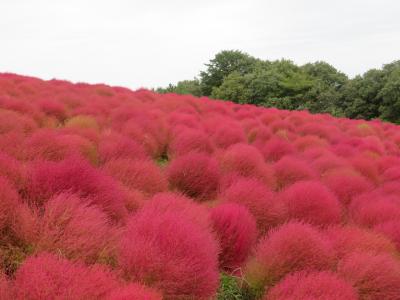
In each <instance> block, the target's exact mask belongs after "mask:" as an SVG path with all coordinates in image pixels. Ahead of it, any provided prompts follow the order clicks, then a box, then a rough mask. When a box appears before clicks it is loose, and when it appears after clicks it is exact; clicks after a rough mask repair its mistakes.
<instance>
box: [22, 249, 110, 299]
mask: <svg viewBox="0 0 400 300" xmlns="http://www.w3.org/2000/svg"><path fill="white" fill-rule="evenodd" d="M14 286H15V289H14V291H15V297H14V299H21V300H22V299H24V300H25V299H31V300H47V299H48V300H52V299H101V298H105V297H106V296H107V295H108V294H109V293H110V292H111V291H112V290H114V289H116V288H117V287H118V283H117V281H116V279H115V278H114V276H113V275H112V273H111V272H110V271H108V270H107V269H105V268H103V267H101V266H99V265H93V266H90V267H87V266H85V265H83V264H80V263H72V262H70V261H68V260H66V259H62V258H58V257H56V256H55V255H51V254H47V253H43V254H40V255H38V256H34V257H29V258H28V259H26V260H25V261H24V263H23V264H22V265H21V266H20V268H19V269H18V270H17V273H16V274H15V281H14Z"/></svg>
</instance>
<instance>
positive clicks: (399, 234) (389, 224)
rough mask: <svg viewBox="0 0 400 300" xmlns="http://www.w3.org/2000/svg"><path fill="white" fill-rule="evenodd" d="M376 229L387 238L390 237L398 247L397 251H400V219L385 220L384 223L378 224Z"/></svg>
mask: <svg viewBox="0 0 400 300" xmlns="http://www.w3.org/2000/svg"><path fill="white" fill-rule="evenodd" d="M374 230H375V231H377V232H379V233H381V234H383V235H384V236H386V237H387V238H389V239H390V240H391V241H392V242H393V243H394V244H395V245H396V248H397V251H400V220H399V219H397V220H391V221H385V222H383V223H380V224H377V225H375V227H374Z"/></svg>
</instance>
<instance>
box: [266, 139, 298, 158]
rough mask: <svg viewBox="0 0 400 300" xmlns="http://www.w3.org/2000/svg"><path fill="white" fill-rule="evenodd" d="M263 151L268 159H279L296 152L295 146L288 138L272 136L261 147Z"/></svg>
mask: <svg viewBox="0 0 400 300" xmlns="http://www.w3.org/2000/svg"><path fill="white" fill-rule="evenodd" d="M261 152H262V154H263V156H264V158H265V160H266V161H271V162H274V161H278V160H280V159H281V158H282V157H284V156H286V155H292V154H294V153H295V148H294V146H293V145H292V144H291V143H290V142H289V141H287V140H285V139H283V138H279V137H272V138H271V139H270V140H269V141H268V142H267V143H266V144H265V145H264V147H262V148H261Z"/></svg>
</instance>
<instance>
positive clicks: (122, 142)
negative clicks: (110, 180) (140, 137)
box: [98, 132, 148, 162]
mask: <svg viewBox="0 0 400 300" xmlns="http://www.w3.org/2000/svg"><path fill="white" fill-rule="evenodd" d="M98 152H99V157H100V160H101V161H102V162H107V161H109V160H112V159H118V158H132V159H139V160H140V159H146V158H147V157H148V156H147V154H146V152H145V149H144V147H143V146H142V145H140V144H139V143H137V142H135V141H134V140H132V139H130V138H128V137H126V136H124V135H121V134H118V133H115V132H109V133H106V134H104V135H103V136H102V137H101V139H100V142H99V146H98Z"/></svg>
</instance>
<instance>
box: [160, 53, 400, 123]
mask: <svg viewBox="0 0 400 300" xmlns="http://www.w3.org/2000/svg"><path fill="white" fill-rule="evenodd" d="M206 67H207V68H206V70H205V71H202V72H200V79H196V78H195V79H194V80H184V81H180V82H178V84H177V85H171V84H170V85H169V86H168V87H167V88H164V89H161V88H160V89H158V90H157V91H158V92H161V93H178V94H192V95H195V96H209V97H211V98H215V99H223V100H230V101H233V102H236V103H240V104H255V105H260V106H266V107H276V108H280V109H289V110H300V109H301V110H302V109H307V110H309V111H310V112H313V113H330V114H332V115H334V116H341V117H348V118H355V119H367V120H369V119H374V118H381V119H383V120H386V121H390V122H396V123H400V61H395V62H393V63H390V64H387V65H385V66H384V67H383V68H382V69H379V70H378V69H372V70H369V71H367V72H366V73H364V74H363V75H359V76H356V77H355V78H353V79H348V78H347V76H346V75H345V74H344V73H342V72H340V71H338V70H337V69H335V68H334V67H333V66H331V65H330V64H328V63H326V62H323V61H317V62H314V63H308V64H305V65H302V66H297V65H296V64H294V63H293V62H292V61H290V60H285V59H281V60H276V61H267V60H265V61H264V60H261V59H257V58H254V57H252V56H250V55H248V54H246V53H243V52H241V51H237V50H229V51H227V50H226V51H221V52H219V53H217V54H216V55H215V57H214V58H213V59H211V60H210V62H209V63H207V64H206Z"/></svg>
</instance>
